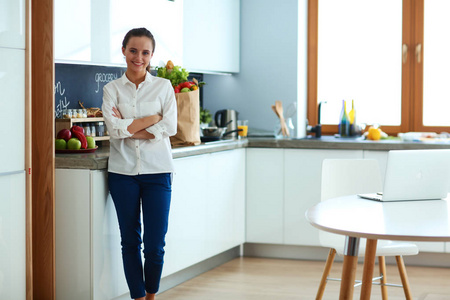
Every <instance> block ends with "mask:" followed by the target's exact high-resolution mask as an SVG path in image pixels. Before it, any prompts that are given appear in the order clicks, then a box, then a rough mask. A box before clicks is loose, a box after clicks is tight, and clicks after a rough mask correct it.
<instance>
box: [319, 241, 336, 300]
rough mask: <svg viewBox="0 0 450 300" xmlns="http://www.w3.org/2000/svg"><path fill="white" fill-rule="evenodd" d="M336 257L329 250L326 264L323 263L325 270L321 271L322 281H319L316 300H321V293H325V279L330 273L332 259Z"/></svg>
mask: <svg viewBox="0 0 450 300" xmlns="http://www.w3.org/2000/svg"><path fill="white" fill-rule="evenodd" d="M335 256H336V250H335V249H333V248H331V249H330V252H328V257H327V262H326V263H325V268H324V270H323V274H322V279H321V280H320V285H319V290H318V291H317V295H316V300H321V299H322V297H323V293H324V292H325V286H326V284H327V278H328V275H329V274H330V271H331V266H332V265H333V262H334V258H335Z"/></svg>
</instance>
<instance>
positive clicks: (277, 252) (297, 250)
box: [243, 243, 450, 268]
mask: <svg viewBox="0 0 450 300" xmlns="http://www.w3.org/2000/svg"><path fill="white" fill-rule="evenodd" d="M328 251H329V249H328V248H323V247H313V246H295V245H276V244H258V243H245V244H244V253H243V254H244V256H248V257H266V258H281V259H301V260H319V261H324V262H325V260H326V258H327V255H328ZM403 259H404V261H405V265H406V266H423V267H446V268H448V267H450V253H434V252H420V253H419V254H418V255H410V256H404V257H403ZM335 261H343V257H341V256H338V255H337V256H336V259H335ZM359 262H360V263H362V262H363V259H362V258H361V259H360V260H359ZM386 263H387V264H392V265H394V264H396V261H395V258H394V257H386Z"/></svg>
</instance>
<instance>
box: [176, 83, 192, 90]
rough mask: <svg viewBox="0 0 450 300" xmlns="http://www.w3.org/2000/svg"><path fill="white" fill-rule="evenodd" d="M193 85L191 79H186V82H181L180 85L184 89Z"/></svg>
mask: <svg viewBox="0 0 450 300" xmlns="http://www.w3.org/2000/svg"><path fill="white" fill-rule="evenodd" d="M191 85H192V84H191V83H190V82H189V81H186V82H182V83H180V85H179V87H181V89H183V88H188V89H190V88H191Z"/></svg>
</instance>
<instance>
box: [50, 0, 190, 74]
mask: <svg viewBox="0 0 450 300" xmlns="http://www.w3.org/2000/svg"><path fill="white" fill-rule="evenodd" d="M137 27H146V28H147V29H148V30H150V31H151V32H152V34H153V36H154V37H155V40H156V48H155V53H154V55H153V58H152V61H151V65H153V66H156V65H158V64H159V62H160V61H164V63H165V62H167V60H168V59H172V60H173V61H174V63H175V64H179V65H182V49H183V46H182V43H183V29H182V28H183V1H182V0H177V1H167V0H153V1H148V0H135V1H131V2H130V1H121V0H99V1H90V0H56V1H55V59H56V60H60V61H66V60H69V61H81V62H92V63H101V64H105V63H106V64H109V63H112V64H121V65H123V64H125V60H124V58H123V54H122V41H123V38H124V36H125V34H126V33H127V32H128V31H129V30H130V29H132V28H137Z"/></svg>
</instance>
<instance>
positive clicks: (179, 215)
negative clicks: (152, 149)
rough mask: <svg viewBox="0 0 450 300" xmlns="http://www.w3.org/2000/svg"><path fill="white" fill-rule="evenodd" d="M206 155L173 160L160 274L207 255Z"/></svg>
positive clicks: (187, 264)
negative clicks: (169, 201) (167, 227)
mask: <svg viewBox="0 0 450 300" xmlns="http://www.w3.org/2000/svg"><path fill="white" fill-rule="evenodd" d="M209 157H210V156H209V155H208V154H205V155H198V156H193V157H186V158H179V159H175V160H174V163H175V174H174V176H173V185H172V201H171V204H170V213H169V229H168V232H167V235H166V247H165V250H166V254H165V258H164V261H165V263H164V269H163V276H167V275H170V274H173V273H175V272H177V271H180V270H182V269H184V268H187V267H189V266H192V265H193V264H196V263H198V262H200V261H202V260H204V259H205V257H206V256H207V255H208V254H207V253H206V245H205V240H206V239H205V237H206V234H207V224H206V219H207V206H208V201H209V200H208V198H209V195H208V186H207V182H208V163H209Z"/></svg>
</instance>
